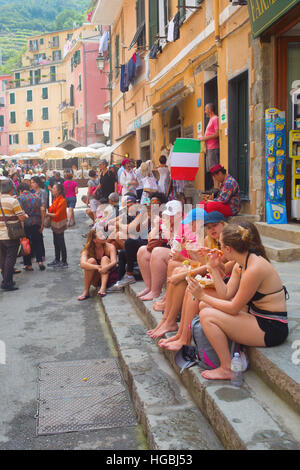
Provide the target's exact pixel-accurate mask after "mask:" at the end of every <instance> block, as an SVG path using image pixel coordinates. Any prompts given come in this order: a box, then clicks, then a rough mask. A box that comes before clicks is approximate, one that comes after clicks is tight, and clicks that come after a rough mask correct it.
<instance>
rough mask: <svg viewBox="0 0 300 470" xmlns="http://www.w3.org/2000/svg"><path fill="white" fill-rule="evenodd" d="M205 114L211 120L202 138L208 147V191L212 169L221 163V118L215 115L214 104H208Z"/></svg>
mask: <svg viewBox="0 0 300 470" xmlns="http://www.w3.org/2000/svg"><path fill="white" fill-rule="evenodd" d="M204 111H205V114H206V116H207V117H208V118H209V121H208V124H207V127H206V130H205V134H204V136H203V137H200V140H201V141H202V142H205V145H206V156H205V169H206V182H205V183H206V184H205V187H206V189H211V188H212V186H213V181H212V178H211V174H210V169H211V168H212V167H213V166H215V165H217V164H218V163H219V161H220V144H219V118H218V116H217V115H216V114H215V106H214V104H213V103H208V104H207V105H206V106H205V110H204Z"/></svg>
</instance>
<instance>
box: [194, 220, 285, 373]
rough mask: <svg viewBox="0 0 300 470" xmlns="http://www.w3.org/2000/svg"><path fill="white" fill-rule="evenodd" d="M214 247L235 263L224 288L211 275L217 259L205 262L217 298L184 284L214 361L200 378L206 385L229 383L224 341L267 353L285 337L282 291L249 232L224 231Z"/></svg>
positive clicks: (240, 229)
mask: <svg viewBox="0 0 300 470" xmlns="http://www.w3.org/2000/svg"><path fill="white" fill-rule="evenodd" d="M220 243H221V250H222V252H223V253H224V255H225V256H226V258H227V259H228V260H232V261H235V263H236V264H235V266H234V268H233V271H232V275H231V278H230V280H229V282H228V284H227V285H226V284H224V282H223V279H222V278H221V277H220V274H219V271H218V269H217V266H218V259H217V255H212V256H211V259H210V263H209V264H210V273H211V276H212V278H213V280H214V283H215V286H216V288H217V290H218V289H219V292H221V297H220V298H214V297H210V296H209V295H207V294H206V293H205V290H204V289H202V288H201V287H200V285H199V283H198V282H197V281H196V280H195V279H190V280H189V283H188V284H189V291H190V292H191V294H192V295H193V296H194V297H195V298H197V299H198V300H200V301H201V302H200V322H201V325H202V328H203V331H204V333H205V335H206V337H207V339H208V341H209V342H210V343H211V345H212V347H213V348H214V350H215V351H216V353H217V355H218V357H219V359H220V367H218V368H217V369H214V370H210V371H204V372H202V376H203V377H204V378H206V379H210V380H216V379H220V380H226V379H227V380H229V379H230V378H231V371H230V363H231V355H230V351H229V349H228V338H229V339H231V340H233V341H235V342H237V343H240V344H243V345H245V346H255V347H272V346H277V345H280V344H281V343H283V342H284V341H285V339H286V338H287V336H288V320H287V309H286V293H287V292H286V288H285V287H284V286H283V285H282V282H281V280H280V277H279V275H278V273H277V271H276V269H275V268H274V266H272V264H271V263H270V262H269V261H268V260H267V259H266V257H265V256H264V255H263V253H262V252H261V250H259V249H258V248H259V246H257V247H255V248H254V244H253V233H252V231H251V230H250V229H249V228H245V227H242V226H241V225H228V226H227V227H225V228H224V230H223V232H222V234H221V237H220Z"/></svg>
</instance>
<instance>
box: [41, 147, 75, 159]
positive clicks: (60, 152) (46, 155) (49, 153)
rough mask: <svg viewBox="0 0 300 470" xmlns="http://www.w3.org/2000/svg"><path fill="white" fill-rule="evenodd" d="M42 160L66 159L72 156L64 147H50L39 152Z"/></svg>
mask: <svg viewBox="0 0 300 470" xmlns="http://www.w3.org/2000/svg"><path fill="white" fill-rule="evenodd" d="M39 154H40V158H41V160H65V159H68V158H72V155H70V152H68V150H66V149H64V148H62V147H48V148H46V149H43V150H41V151H40V152H39Z"/></svg>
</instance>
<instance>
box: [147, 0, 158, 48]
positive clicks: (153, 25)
mask: <svg viewBox="0 0 300 470" xmlns="http://www.w3.org/2000/svg"><path fill="white" fill-rule="evenodd" d="M158 12H159V9H158V0H151V7H150V8H149V47H152V46H153V44H154V43H155V41H156V39H157V38H156V36H157V34H158V32H159V15H158Z"/></svg>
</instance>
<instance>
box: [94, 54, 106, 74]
mask: <svg viewBox="0 0 300 470" xmlns="http://www.w3.org/2000/svg"><path fill="white" fill-rule="evenodd" d="M96 62H97V67H98V69H99V70H100V72H102V71H103V70H104V67H105V57H104V55H103V54H99V55H98V57H97V59H96Z"/></svg>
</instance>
